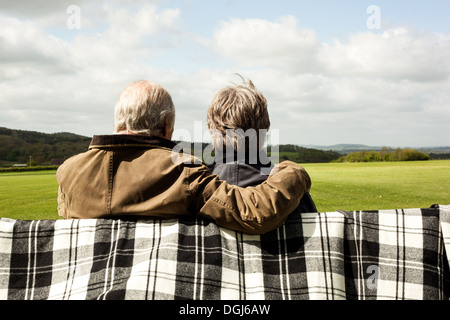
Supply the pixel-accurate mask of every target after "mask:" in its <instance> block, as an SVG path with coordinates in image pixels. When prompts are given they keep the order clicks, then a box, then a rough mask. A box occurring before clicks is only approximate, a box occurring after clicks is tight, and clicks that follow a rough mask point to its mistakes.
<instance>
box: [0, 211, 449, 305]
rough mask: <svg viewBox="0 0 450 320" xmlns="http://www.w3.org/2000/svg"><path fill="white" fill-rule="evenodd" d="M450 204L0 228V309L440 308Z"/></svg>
mask: <svg viewBox="0 0 450 320" xmlns="http://www.w3.org/2000/svg"><path fill="white" fill-rule="evenodd" d="M449 248H450V206H433V207H431V208H427V209H408V210H380V211H370V212H369V211H354V212H344V211H342V212H328V213H307V214H301V215H291V217H290V218H289V219H288V221H287V222H286V223H285V224H284V225H283V226H282V227H281V228H279V229H277V230H275V231H272V232H270V233H268V234H265V235H262V236H254V235H246V234H242V233H238V232H234V231H230V230H226V229H223V228H219V227H217V226H216V225H215V224H214V223H212V222H209V221H206V220H201V219H180V220H155V219H139V220H132V219H130V220H106V219H97V220H55V221H50V220H40V221H38V220H35V221H21V220H11V219H5V218H3V219H0V299H2V300H6V299H11V300H23V299H25V300H32V299H57V300H59V299H76V300H84V299H89V300H90V299H115V300H117V299H135V300H146V299H154V300H163V299H164V300H173V299H183V300H191V299H192V300H235V299H240V300H259V299H270V300H281V299H283V300H290V299H292V300H294V299H316V300H319V299H320V300H323V299H420V300H422V299H433V300H438V299H448V298H449V294H450V292H449V284H450V283H449V279H450V278H449V275H450V274H449V261H448V252H447V249H449Z"/></svg>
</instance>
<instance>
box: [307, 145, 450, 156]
mask: <svg viewBox="0 0 450 320" xmlns="http://www.w3.org/2000/svg"><path fill="white" fill-rule="evenodd" d="M302 146H303V147H306V148H312V149H319V150H330V151H335V152H338V153H340V154H349V153H352V152H358V151H381V149H383V148H385V147H386V146H367V145H364V144H334V145H329V146H321V145H302ZM392 148H393V149H396V148H394V147H392ZM415 149H417V150H418V151H421V152H424V153H428V154H431V153H433V154H447V153H450V146H435V147H420V148H415Z"/></svg>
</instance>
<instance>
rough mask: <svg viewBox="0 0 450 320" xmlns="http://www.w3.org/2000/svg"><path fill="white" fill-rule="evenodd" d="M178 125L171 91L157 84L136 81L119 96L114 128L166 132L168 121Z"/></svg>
mask: <svg viewBox="0 0 450 320" xmlns="http://www.w3.org/2000/svg"><path fill="white" fill-rule="evenodd" d="M167 123H168V124H169V126H170V128H171V129H173V127H174V125H175V106H174V104H173V101H172V97H171V96H170V94H169V92H168V91H167V90H166V89H164V88H163V87H161V86H160V85H158V84H155V83H152V82H148V81H144V80H141V81H136V82H133V83H131V84H129V85H128V86H127V87H126V88H125V89H124V90H123V91H122V92H121V93H120V96H119V99H118V100H117V103H116V107H115V112H114V132H115V133H119V132H122V131H127V132H128V133H130V134H140V135H149V136H152V135H156V136H160V135H162V134H164V131H165V126H166V124H167Z"/></svg>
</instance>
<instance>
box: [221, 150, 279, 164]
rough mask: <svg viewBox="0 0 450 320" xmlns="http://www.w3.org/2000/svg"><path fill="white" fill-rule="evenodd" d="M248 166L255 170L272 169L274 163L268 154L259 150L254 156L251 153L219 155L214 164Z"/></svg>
mask: <svg viewBox="0 0 450 320" xmlns="http://www.w3.org/2000/svg"><path fill="white" fill-rule="evenodd" d="M232 163H234V164H246V165H250V166H252V167H255V168H270V167H272V162H271V161H270V158H269V157H268V156H267V154H266V152H265V151H263V150H259V151H258V152H255V153H254V154H249V153H238V152H231V154H220V150H219V153H217V154H216V155H215V156H214V164H216V165H220V164H232Z"/></svg>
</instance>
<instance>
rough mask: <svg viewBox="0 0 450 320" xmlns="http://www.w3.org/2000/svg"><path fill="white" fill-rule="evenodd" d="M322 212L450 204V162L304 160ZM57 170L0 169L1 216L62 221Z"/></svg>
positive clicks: (312, 191)
mask: <svg viewBox="0 0 450 320" xmlns="http://www.w3.org/2000/svg"><path fill="white" fill-rule="evenodd" d="M302 165H303V167H304V168H305V169H306V170H307V171H308V172H309V174H310V176H311V179H312V182H313V186H312V189H311V194H312V197H313V199H314V201H315V202H316V205H317V209H318V210H319V211H321V212H326V211H335V210H348V211H351V210H375V209H402V208H426V207H429V206H431V205H432V204H444V205H448V204H450V161H449V160H442V161H418V162H372V163H323V164H302ZM57 190H58V184H57V182H56V178H55V171H38V172H22V173H0V217H7V218H13V219H22V220H35V219H58V218H59V217H58V214H57V200H56V199H57V192H58V191H57Z"/></svg>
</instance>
